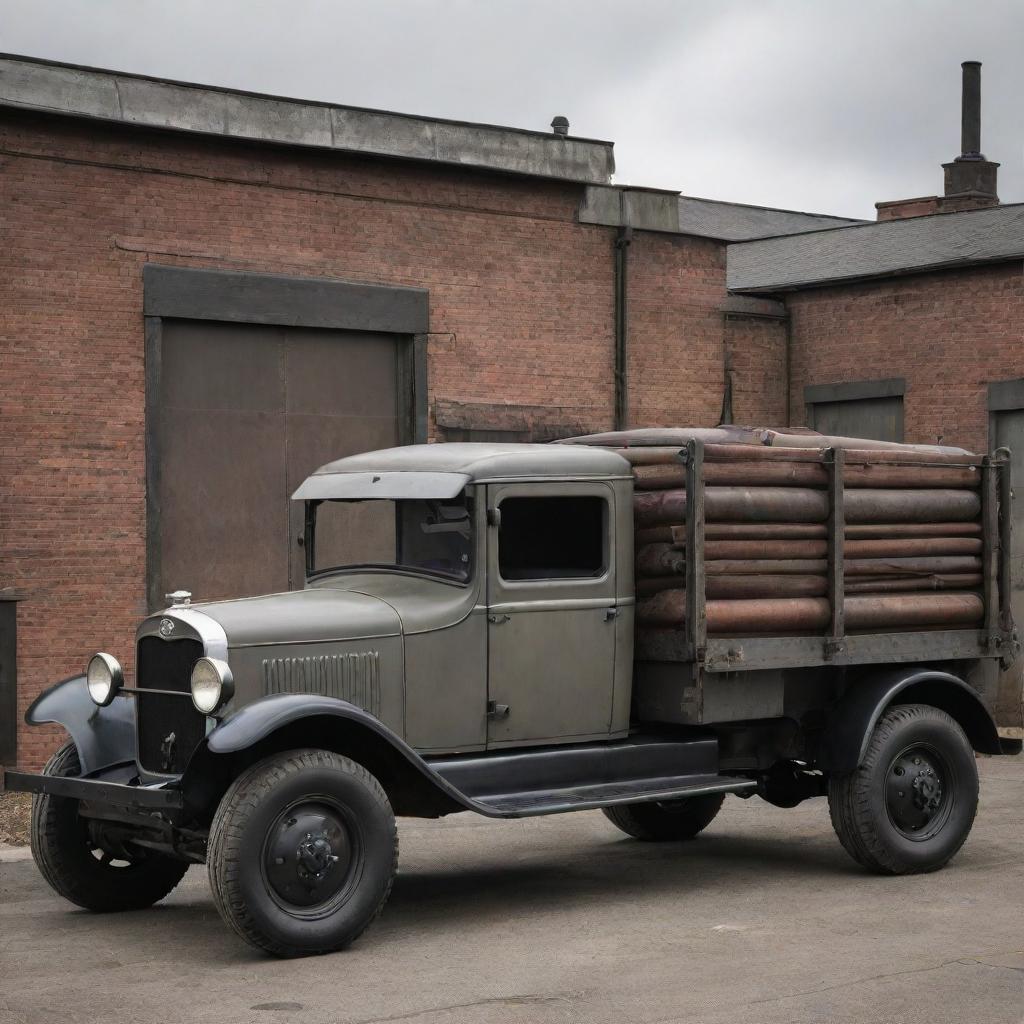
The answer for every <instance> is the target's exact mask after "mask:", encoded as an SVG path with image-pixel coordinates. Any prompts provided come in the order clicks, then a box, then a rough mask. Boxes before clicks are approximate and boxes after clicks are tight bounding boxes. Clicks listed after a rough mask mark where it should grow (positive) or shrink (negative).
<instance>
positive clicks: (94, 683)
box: [85, 654, 124, 708]
mask: <svg viewBox="0 0 1024 1024" xmlns="http://www.w3.org/2000/svg"><path fill="white" fill-rule="evenodd" d="M85 679H86V682H87V684H88V686H89V696H90V697H92V699H93V700H94V701H95V702H96V703H97V704H99V706H100V707H101V708H105V707H106V706H107V705H108V704H109V703H110V702H111V701H112V700H113V699H114V698H115V697H116V696H117V691H118V690H120V689H121V687H122V686H123V685H124V672H122V671H121V666H120V665H119V664H118V663H117V658H115V657H114V656H113V655H110V654H94V655H93V656H92V657H91V658H90V659H89V667H88V668H87V669H86V670H85Z"/></svg>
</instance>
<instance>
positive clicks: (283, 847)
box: [207, 750, 398, 957]
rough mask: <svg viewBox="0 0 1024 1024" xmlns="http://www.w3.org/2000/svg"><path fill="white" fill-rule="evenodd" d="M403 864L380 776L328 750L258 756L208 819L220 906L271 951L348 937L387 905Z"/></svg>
mask: <svg viewBox="0 0 1024 1024" xmlns="http://www.w3.org/2000/svg"><path fill="white" fill-rule="evenodd" d="M339 865H341V866H340V867H339ZM397 865H398V832H397V829H396V827H395V815H394V812H393V811H392V809H391V804H390V803H389V802H388V798H387V795H386V794H385V793H384V790H383V789H382V788H381V786H380V783H379V782H378V781H377V780H376V779H375V778H374V777H373V776H372V775H371V774H370V773H369V772H368V771H367V770H366V769H365V768H364V767H363V766H362V765H359V764H357V763H356V762H354V761H351V760H349V759H348V758H347V757H342V756H341V755H340V754H335V753H332V752H330V751H325V750H292V751H288V752H287V753H282V754H275V755H273V756H272V757H268V758H267V759H266V760H264V761H260V762H259V763H258V764H255V765H253V766H252V767H251V768H249V769H247V770H246V771H245V772H243V773H242V774H241V775H240V776H239V777H238V778H237V779H236V780H235V781H234V783H232V785H231V787H230V788H229V789H228V791H227V793H225V795H224V798H223V799H222V800H221V802H220V806H219V807H218V808H217V813H216V815H215V816H214V819H213V824H212V825H211V827H210V843H209V852H208V855H207V869H208V871H209V875H210V888H211V889H212V890H213V897H214V902H215V903H216V905H217V909H218V910H219V911H220V914H221V916H222V917H223V918H224V920H225V921H226V922H227V923H228V924H229V925H230V926H231V927H232V928H233V929H234V930H235V932H236V933H237V934H238V935H239V936H240V937H241V938H243V939H244V940H245V941H246V942H248V943H249V944H250V945H252V946H255V947H256V948H257V949H262V950H265V951H266V952H268V953H272V954H274V955H275V956H282V957H296V956H313V955H316V954H320V953H330V952H333V951H334V950H338V949H343V948H344V947H345V946H347V945H349V944H350V943H351V942H353V941H354V940H355V939H357V938H358V937H359V936H360V935H361V934H362V933H363V932H364V931H365V930H366V929H367V928H368V927H369V925H370V924H371V923H372V922H373V920H374V919H375V918H376V917H377V915H378V914H380V912H381V911H382V910H383V909H384V904H385V903H386V902H387V899H388V896H389V895H390V893H391V884H392V882H393V880H394V877H395V871H396V869H397Z"/></svg>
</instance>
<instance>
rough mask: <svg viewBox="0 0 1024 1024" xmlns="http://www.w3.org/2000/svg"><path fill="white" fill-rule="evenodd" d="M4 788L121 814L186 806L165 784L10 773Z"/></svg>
mask: <svg viewBox="0 0 1024 1024" xmlns="http://www.w3.org/2000/svg"><path fill="white" fill-rule="evenodd" d="M2 788H3V789H6V790H9V791H10V792H12V793H49V794H50V795H51V796H61V797H68V798H70V799H72V800H82V801H85V802H87V803H89V804H92V805H94V806H106V807H111V808H117V809H118V810H129V811H150V812H152V811H179V810H181V808H182V806H183V801H182V794H181V790H179V789H171V788H168V787H167V785H166V783H163V784H161V785H158V786H129V785H127V784H126V783H123V782H109V781H107V780H105V779H80V778H76V777H74V776H61V775H33V774H31V773H30V772H10V771H9V772H4V778H3V786H2Z"/></svg>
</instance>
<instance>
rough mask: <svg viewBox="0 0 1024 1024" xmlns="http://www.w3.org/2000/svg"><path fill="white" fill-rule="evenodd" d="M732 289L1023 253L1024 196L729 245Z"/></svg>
mask: <svg viewBox="0 0 1024 1024" xmlns="http://www.w3.org/2000/svg"><path fill="white" fill-rule="evenodd" d="M727 258H728V263H727V273H726V283H727V287H728V288H729V290H730V291H736V292H781V291H787V290H793V289H797V288H805V287H813V286H815V285H826V284H832V283H838V282H840V281H856V280H859V279H864V278H872V277H885V276H888V275H891V274H913V273H919V272H921V271H925V270H940V269H943V268H948V267H962V266H973V265H977V264H982V263H994V262H1000V261H1006V260H1014V259H1022V258H1024V204H1017V205H1012V206H995V207H991V208H990V209H987V210H969V211H963V212H961V213H939V214H933V215H931V216H927V217H912V218H908V219H906V220H889V221H882V222H881V223H868V224H861V225H855V226H852V227H845V228H838V229H834V230H831V231H815V232H812V233H809V234H801V235H792V236H790V237H787V238H764V239H760V240H757V241H749V242H739V243H736V244H734V245H730V246H729V247H728V250H727Z"/></svg>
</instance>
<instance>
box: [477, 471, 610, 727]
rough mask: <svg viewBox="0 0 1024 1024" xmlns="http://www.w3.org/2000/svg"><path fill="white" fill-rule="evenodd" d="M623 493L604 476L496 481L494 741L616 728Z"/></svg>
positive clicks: (491, 629)
mask: <svg viewBox="0 0 1024 1024" xmlns="http://www.w3.org/2000/svg"><path fill="white" fill-rule="evenodd" d="M614 500H615V497H614V493H613V491H612V489H611V487H610V486H608V485H607V484H603V483H600V482H595V483H563V484H545V483H509V484H492V485H489V486H488V488H487V521H488V527H487V605H488V608H487V620H488V624H487V637H488V651H487V695H488V710H487V713H488V727H487V745H488V746H489V747H500V746H514V745H516V744H539V743H557V742H560V741H565V740H577V741H578V740H583V739H586V738H590V737H595V738H599V737H602V736H607V735H608V733H609V730H610V728H611V715H612V693H613V687H614V681H615V634H616V629H615V618H616V615H617V614H618V613H617V609H616V607H615V564H614V557H613V552H614V551H615V544H614V541H615V537H614V530H615V515H614V505H613V503H614Z"/></svg>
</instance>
